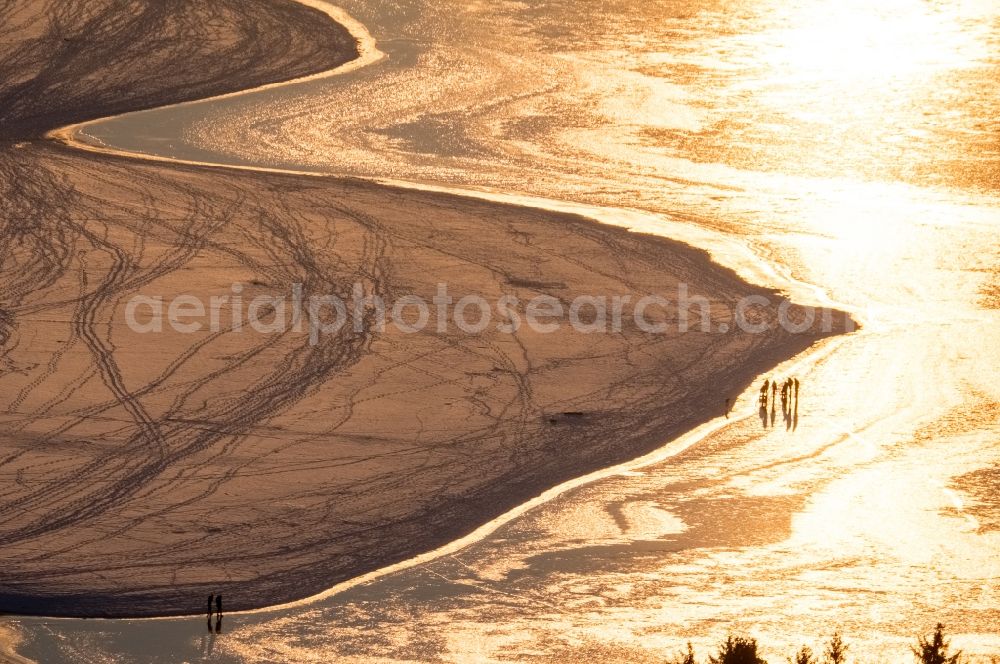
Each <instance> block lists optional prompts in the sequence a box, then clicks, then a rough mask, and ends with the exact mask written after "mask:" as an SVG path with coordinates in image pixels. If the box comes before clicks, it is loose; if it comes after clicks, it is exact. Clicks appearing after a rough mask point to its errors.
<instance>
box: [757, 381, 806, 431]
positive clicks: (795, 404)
mask: <svg viewBox="0 0 1000 664" xmlns="http://www.w3.org/2000/svg"><path fill="white" fill-rule="evenodd" d="M779 394H780V395H781V416H782V417H783V418H784V420H785V430H786V431H787V430H792V431H794V430H795V429H797V428H798V427H799V379H798V378H786V379H785V381H784V382H783V383H781V386H780V387H779V386H778V381H776V380H774V379H766V378H765V379H764V384H763V385H761V388H760V421H761V423H762V424H763V425H764V428H765V429H766V428H767V427H768V421H769V420H770V425H771V426H772V427H773V426H774V420H775V416H776V407H777V401H778V395H779ZM768 404H770V406H771V409H770V414H768Z"/></svg>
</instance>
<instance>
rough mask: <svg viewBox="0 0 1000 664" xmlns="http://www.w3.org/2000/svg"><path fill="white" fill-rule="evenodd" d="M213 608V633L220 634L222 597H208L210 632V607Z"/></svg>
mask: <svg viewBox="0 0 1000 664" xmlns="http://www.w3.org/2000/svg"><path fill="white" fill-rule="evenodd" d="M213 605H214V607H215V633H216V634H219V633H220V632H222V595H215V594H212V595H209V596H208V631H209V632H211V631H212V607H213Z"/></svg>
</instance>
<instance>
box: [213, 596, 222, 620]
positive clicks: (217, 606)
mask: <svg viewBox="0 0 1000 664" xmlns="http://www.w3.org/2000/svg"><path fill="white" fill-rule="evenodd" d="M215 612H216V613H217V614H219V619H220V620H221V619H222V595H216V596H215Z"/></svg>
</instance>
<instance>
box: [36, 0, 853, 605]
mask: <svg viewBox="0 0 1000 664" xmlns="http://www.w3.org/2000/svg"><path fill="white" fill-rule="evenodd" d="M296 1H297V2H300V3H301V4H304V5H306V6H309V7H312V8H320V7H318V6H317V5H323V6H324V7H325V9H322V11H324V13H326V14H327V15H328V16H331V18H334V16H333V15H332V14H331V12H333V11H334V10H333V9H332V8H331V7H330V6H329V5H326V3H322V2H316V1H315V0H296ZM359 25H360V24H359ZM352 34H354V32H353V31H352ZM370 46H371V48H370V49H369V50H367V51H366V52H367V56H366V55H365V54H364V53H362V54H361V55H360V56H359V58H357V59H355V60H352V61H350V62H349V63H347V64H345V65H342V66H340V67H337V68H334V69H332V70H327V71H324V72H320V73H317V74H313V75H309V76H305V77H299V78H297V79H292V80H289V81H283V82H278V83H272V84H266V85H264V86H259V87H256V88H250V89H248V90H242V91H236V92H230V93H226V94H223V95H218V96H215V97H208V98H205V99H199V100H194V101H188V102H181V103H178V104H170V105H167V106H165V107H160V108H169V107H175V106H183V105H188V104H197V103H204V102H205V101H210V100H212V99H221V98H227V97H232V96H236V95H243V94H249V93H252V92H254V91H257V90H260V89H266V88H272V87H277V86H284V85H290V84H294V83H297V82H301V81H304V80H313V79H317V78H325V77H329V76H335V75H338V74H340V73H344V72H345V71H350V70H351V69H355V68H357V67H360V66H364V65H365V64H370V63H371V62H375V61H377V60H378V59H379V58H381V57H382V55H381V53H380V52H379V51H378V50H377V48H374V42H373V41H372V43H371V44H370ZM345 67H346V68H347V69H344V68H345ZM109 117H117V116H109ZM107 119H108V118H101V119H97V120H90V121H87V122H83V123H78V124H75V125H69V126H66V127H62V128H59V129H56V130H52V131H50V132H48V134H47V137H49V138H51V139H53V140H56V141H58V142H60V143H61V144H63V145H66V146H68V147H72V148H76V149H83V150H86V151H90V152H97V153H102V154H106V155H114V156H117V157H127V158H130V159H139V160H144V161H153V162H165V163H174V164H184V165H190V166H197V167H219V168H224V169H233V170H247V171H253V172H257V173H268V172H274V173H282V174H292V175H296V176H300V175H310V174H309V173H304V172H299V171H293V172H288V171H282V170H279V169H267V168H259V167H252V166H246V167H240V166H232V165H227V164H213V163H209V162H185V161H181V160H176V159H172V158H165V157H158V156H156V155H147V154H144V153H133V152H123V151H117V150H114V149H113V148H108V147H107V146H103V147H102V146H95V145H93V144H88V143H86V142H83V141H80V140H78V138H77V137H76V136H75V133H76V132H77V131H78V130H79V129H81V128H82V127H85V126H87V125H90V124H94V123H99V122H102V121H104V120H107ZM315 175H318V176H322V177H327V178H331V177H334V176H331V175H330V174H325V173H316V174H315ZM384 184H390V185H394V186H396V187H400V186H416V187H418V188H421V189H422V190H423V191H437V192H439V193H448V194H458V195H461V196H466V197H480V198H486V199H487V200H493V201H496V200H497V199H498V198H499V197H503V196H505V195H502V194H501V195H496V194H488V193H483V194H482V195H481V196H477V194H476V192H470V191H467V190H460V189H449V188H441V187H426V186H421V185H413V184H412V183H384ZM515 199H516V197H515ZM522 200H523V199H522ZM513 202H517V201H516V200H515V201H513ZM553 204H554V205H556V206H558V205H563V206H564V205H566V204H559V203H558V202H553ZM581 207H583V206H581ZM532 209H549V210H551V209H554V208H545V207H533V208H532ZM560 211H563V212H565V209H564V208H563V209H562V210H560ZM622 225H625V226H626V227H630V225H629V224H622ZM674 241H676V239H674ZM832 347H833V345H832V344H825V345H824V347H823V348H824V349H830V348H832ZM822 352H824V353H825V352H827V350H823V351H822ZM797 357H801V356H797ZM807 357H808V356H807ZM801 361H807V358H802V360H801ZM752 413H753V411H752V410H751V411H750V412H749V413H745V414H744V417H746V416H749V415H752ZM733 421H736V420H735V419H734V420H733ZM724 424H725V422H719V421H718V419H717V418H715V419H709V420H708V421H707V422H706V423H705V424H702V425H700V426H698V427H696V428H694V429H692V430H688V431H687V433H685V434H683V435H681V436H680V437H678V438H675V439H673V440H671V441H670V442H668V443H667V444H666V445H661V446H660V447H659V448H657V449H656V450H655V451H654V452H652V453H649V454H646V455H644V456H642V457H640V458H639V459H633V460H632V461H627V462H625V463H623V464H618V465H613V466H611V467H607V468H604V469H602V470H598V471H594V472H591V473H589V474H585V475H583V476H581V477H577V478H576V479H571V480H568V481H565V482H562V483H560V484H557V485H556V486H554V487H551V488H549V489H548V490H546V491H544V492H543V493H541V495H538V496H536V497H534V498H532V499H530V500H528V501H526V502H523V503H520V504H518V505H517V506H516V507H514V508H512V509H510V510H508V511H506V512H504V513H503V514H501V515H500V516H498V517H495V518H494V519H491V520H490V521H488V522H487V523H485V524H482V525H480V526H479V527H478V528H475V529H474V530H473V531H472V532H471V533H469V534H468V535H465V536H464V537H461V538H459V539H456V540H453V541H451V542H448V543H446V544H444V545H442V546H440V547H438V548H435V549H432V550H431V551H428V552H426V553H422V554H419V555H417V556H414V557H412V558H409V559H407V560H404V561H401V562H397V563H394V564H392V565H388V566H384V567H380V568H378V569H376V570H373V571H372V572H369V573H367V574H362V575H360V576H356V577H353V578H351V579H349V580H347V581H343V582H341V583H338V584H336V585H334V586H333V587H330V588H328V589H326V590H324V591H322V592H320V593H318V594H315V595H313V596H310V597H307V598H305V599H301V600H296V601H293V602H290V603H284V604H276V605H269V606H266V607H263V608H259V609H250V610H249V611H247V612H267V611H274V610H280V609H282V608H288V607H292V606H301V605H304V604H308V603H310V602H314V601H317V600H319V599H322V598H325V597H329V596H331V595H335V594H337V593H339V592H342V591H343V590H345V589H347V588H350V587H353V586H356V585H358V584H361V583H365V582H367V581H370V580H372V579H374V578H378V577H380V576H384V575H386V574H389V573H392V572H395V571H398V570H399V569H405V568H407V567H412V566H413V565H416V564H420V563H421V562H425V561H426V560H430V559H433V558H435V557H438V556H440V555H443V554H446V553H448V552H450V551H453V550H455V549H457V548H461V547H463V546H465V545H467V544H469V543H471V542H473V541H476V540H478V539H481V538H482V537H484V536H486V535H487V534H489V533H490V532H492V531H493V530H495V529H496V528H498V527H499V526H501V525H503V524H504V523H507V522H509V521H510V520H512V519H514V518H516V517H517V516H519V515H520V514H523V513H525V512H526V511H528V510H530V509H532V508H534V507H535V506H537V505H540V504H542V503H544V502H547V501H548V500H551V499H552V498H554V497H555V496H558V495H560V494H562V493H565V492H566V491H569V490H572V489H574V488H576V487H578V486H582V485H584V484H588V483H590V482H593V481H596V480H599V479H601V478H603V477H607V476H610V475H614V474H617V473H619V472H623V471H624V470H628V469H633V468H637V467H641V466H643V465H648V464H650V463H654V462H656V461H659V460H661V459H663V458H667V457H669V456H672V455H673V454H676V453H678V452H680V451H682V450H683V449H686V448H687V447H689V446H690V445H692V444H694V443H695V442H697V441H698V440H700V439H701V438H703V437H704V436H705V435H708V434H709V433H711V432H713V431H715V430H717V429H718V428H719V427H721V426H722V425H724ZM239 612H241V613H242V612H243V611H239ZM233 613H237V611H233ZM186 615H192V614H185V616H186ZM185 616H176V617H185ZM171 617H174V616H151V617H148V618H147V619H152V620H160V619H165V618H167V619H169V618H171ZM66 619H75V618H72V617H67V618H66Z"/></svg>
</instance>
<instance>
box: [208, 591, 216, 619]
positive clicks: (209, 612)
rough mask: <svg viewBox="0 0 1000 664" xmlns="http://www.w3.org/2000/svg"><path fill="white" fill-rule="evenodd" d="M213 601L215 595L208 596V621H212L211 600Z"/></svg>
mask: <svg viewBox="0 0 1000 664" xmlns="http://www.w3.org/2000/svg"><path fill="white" fill-rule="evenodd" d="M213 599H215V595H209V596H208V619H209V620H211V619H212V600H213Z"/></svg>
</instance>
